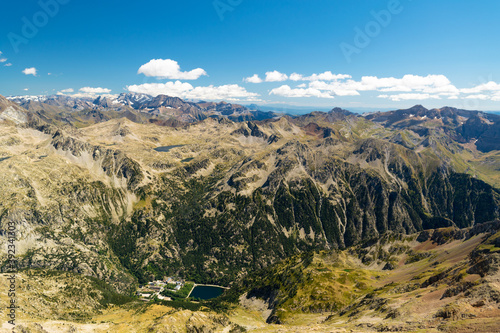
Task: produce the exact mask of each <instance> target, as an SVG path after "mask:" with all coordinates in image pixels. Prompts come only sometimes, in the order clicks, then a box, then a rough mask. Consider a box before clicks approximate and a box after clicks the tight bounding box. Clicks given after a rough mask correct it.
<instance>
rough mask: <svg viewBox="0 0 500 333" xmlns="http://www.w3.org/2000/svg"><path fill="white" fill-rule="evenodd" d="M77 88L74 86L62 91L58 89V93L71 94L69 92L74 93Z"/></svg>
mask: <svg viewBox="0 0 500 333" xmlns="http://www.w3.org/2000/svg"><path fill="white" fill-rule="evenodd" d="M74 91H75V90H74V89H73V88H68V89H63V90H61V91H58V92H57V94H58V95H64V94H69V93H72V92H74Z"/></svg>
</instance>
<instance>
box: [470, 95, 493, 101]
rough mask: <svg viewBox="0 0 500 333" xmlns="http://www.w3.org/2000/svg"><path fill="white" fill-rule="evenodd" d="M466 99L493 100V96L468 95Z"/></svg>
mask: <svg viewBox="0 0 500 333" xmlns="http://www.w3.org/2000/svg"><path fill="white" fill-rule="evenodd" d="M465 98H466V99H481V100H487V99H493V96H489V95H485V94H475V95H468V96H465Z"/></svg>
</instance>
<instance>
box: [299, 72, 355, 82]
mask: <svg viewBox="0 0 500 333" xmlns="http://www.w3.org/2000/svg"><path fill="white" fill-rule="evenodd" d="M351 77H352V76H350V75H347V74H333V73H332V72H330V71H327V72H324V73H321V74H313V75H311V76H308V77H304V78H303V80H305V81H336V80H344V79H350V78H351Z"/></svg>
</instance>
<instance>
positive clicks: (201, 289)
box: [189, 286, 224, 300]
mask: <svg viewBox="0 0 500 333" xmlns="http://www.w3.org/2000/svg"><path fill="white" fill-rule="evenodd" d="M223 292H224V288H220V287H212V286H196V287H194V289H193V291H192V292H191V295H190V296H189V297H192V298H198V299H202V300H207V299H211V298H215V297H217V296H220V295H221V294H222V293H223Z"/></svg>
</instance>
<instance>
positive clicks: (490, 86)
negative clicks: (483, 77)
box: [460, 81, 500, 94]
mask: <svg viewBox="0 0 500 333" xmlns="http://www.w3.org/2000/svg"><path fill="white" fill-rule="evenodd" d="M483 91H500V84H499V83H496V82H493V81H489V82H487V83H483V84H480V85H478V86H475V87H473V88H466V89H460V92H463V93H465V94H476V93H480V92H483Z"/></svg>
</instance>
